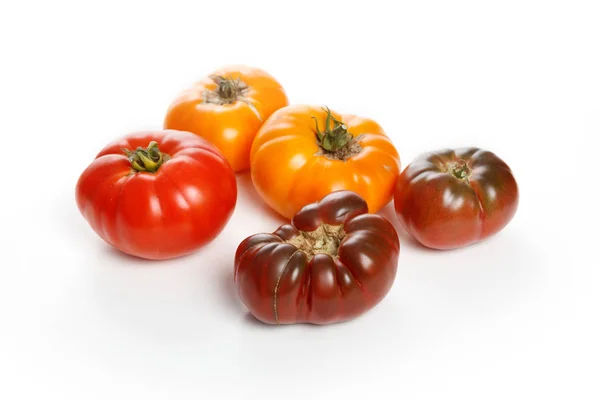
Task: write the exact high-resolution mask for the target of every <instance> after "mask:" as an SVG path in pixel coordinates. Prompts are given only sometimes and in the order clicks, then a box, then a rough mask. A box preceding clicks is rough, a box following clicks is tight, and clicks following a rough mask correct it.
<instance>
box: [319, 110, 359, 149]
mask: <svg viewBox="0 0 600 400" xmlns="http://www.w3.org/2000/svg"><path fill="white" fill-rule="evenodd" d="M324 110H325V112H326V113H327V117H326V119H325V129H324V130H323V131H321V130H320V129H319V121H317V119H316V118H315V117H312V118H313V119H314V120H315V124H316V132H315V133H316V136H317V144H318V145H319V152H318V153H317V155H321V156H325V157H327V158H330V159H334V160H342V161H346V160H347V159H348V158H350V157H352V156H354V155H356V154H358V153H360V152H361V151H362V147H361V145H360V143H359V141H360V139H361V138H362V137H361V136H358V137H356V138H355V137H354V136H353V135H352V134H351V133H350V132H348V127H347V126H346V124H344V123H343V122H342V121H340V120H338V119H336V118H335V117H334V116H333V115H332V114H331V111H330V110H329V108H327V107H325V108H324Z"/></svg>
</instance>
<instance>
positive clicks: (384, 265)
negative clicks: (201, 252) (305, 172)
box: [234, 191, 400, 325]
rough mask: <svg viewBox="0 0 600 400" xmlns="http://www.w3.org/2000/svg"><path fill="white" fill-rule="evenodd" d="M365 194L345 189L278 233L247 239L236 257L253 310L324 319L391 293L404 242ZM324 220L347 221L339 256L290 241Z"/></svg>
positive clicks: (288, 320)
mask: <svg viewBox="0 0 600 400" xmlns="http://www.w3.org/2000/svg"><path fill="white" fill-rule="evenodd" d="M367 212H368V208H367V203H366V202H365V201H364V200H363V199H362V198H361V197H359V196H358V195H357V194H355V193H353V192H349V191H337V192H333V193H332V194H330V195H327V196H325V197H324V198H323V199H322V200H321V201H320V202H318V203H312V204H309V205H307V206H306V207H304V208H303V209H302V210H300V211H299V212H298V213H297V214H296V215H295V216H294V217H293V219H292V223H291V224H286V225H282V226H280V227H279V229H277V230H276V231H275V232H274V233H273V234H268V233H261V234H257V235H253V236H250V237H249V238H247V239H246V240H244V241H243V242H242V243H241V244H240V246H239V247H238V249H237V252H236V256H235V275H234V280H235V284H236V287H237V291H238V295H239V297H240V298H241V300H242V302H243V303H244V304H245V305H246V307H248V309H249V311H250V313H251V314H252V315H254V316H255V317H256V318H257V319H259V320H260V321H263V322H265V323H268V324H294V323H311V324H317V325H323V324H330V323H335V322H342V321H346V320H350V319H353V318H356V317H357V316H359V315H361V314H363V313H365V312H366V311H368V310H369V309H371V308H372V307H374V306H375V305H376V304H377V303H379V302H380V301H381V300H382V299H383V298H384V297H385V295H386V294H387V293H388V292H389V290H390V288H391V286H392V284H393V282H394V280H395V277H396V271H397V267H398V256H399V252H400V243H399V240H398V235H397V234H396V231H395V229H394V227H393V226H392V225H391V224H390V222H389V221H387V220H386V219H385V218H383V217H381V216H379V215H376V214H368V213H367ZM321 223H326V224H330V225H340V224H344V230H345V231H346V233H347V235H346V237H345V238H344V239H343V240H342V242H341V244H340V247H339V254H338V256H339V257H336V258H332V257H331V256H329V255H325V254H317V255H315V257H314V258H312V259H311V260H308V257H307V255H306V253H304V252H303V251H300V250H298V249H297V248H296V247H295V246H293V245H291V244H286V243H284V241H285V240H289V239H292V238H293V237H295V236H297V235H298V234H299V231H298V230H304V231H313V230H315V229H316V228H317V227H318V226H319V225H320V224H321Z"/></svg>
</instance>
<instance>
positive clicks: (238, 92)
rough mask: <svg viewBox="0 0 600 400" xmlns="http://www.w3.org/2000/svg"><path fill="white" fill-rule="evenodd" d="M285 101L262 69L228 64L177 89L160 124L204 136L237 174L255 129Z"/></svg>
mask: <svg viewBox="0 0 600 400" xmlns="http://www.w3.org/2000/svg"><path fill="white" fill-rule="evenodd" d="M287 104H288V99H287V95H286V93H285V91H284V90H283V87H282V86H281V85H280V84H279V82H277V81H276V80H275V78H274V77H272V76H271V75H269V74H268V73H267V72H265V71H263V70H261V69H259V68H255V67H249V66H244V65H230V66H226V67H223V68H220V69H218V70H216V71H214V72H213V73H211V74H210V75H208V76H206V77H204V78H202V79H201V80H199V81H198V82H196V83H195V84H194V85H192V86H191V87H190V88H188V89H186V90H185V91H183V92H182V93H180V94H179V95H178V96H177V98H176V99H175V100H174V101H173V102H172V103H171V105H170V106H169V109H168V111H167V115H166V116H165V121H164V127H165V128H166V129H179V130H182V131H189V132H192V133H195V134H196V135H199V136H201V137H203V138H205V139H206V140H208V141H209V142H211V143H213V144H214V145H215V146H216V147H217V148H218V149H219V151H220V152H221V153H222V154H223V155H224V156H225V158H226V159H227V161H229V164H230V165H231V167H232V168H233V170H234V172H238V171H243V170H246V169H248V168H249V166H250V161H249V157H250V147H251V146H252V141H253V140H254V137H255V136H256V132H258V129H259V128H260V127H261V125H262V124H263V123H264V122H265V121H266V120H267V118H268V117H269V116H270V115H271V114H273V112H275V110H278V109H279V108H281V107H284V106H286V105H287Z"/></svg>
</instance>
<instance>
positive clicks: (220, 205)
mask: <svg viewBox="0 0 600 400" xmlns="http://www.w3.org/2000/svg"><path fill="white" fill-rule="evenodd" d="M151 141H156V142H157V143H158V146H159V149H160V151H161V152H163V153H166V154H168V155H169V156H170V159H169V160H168V161H166V162H164V164H162V165H161V166H160V167H159V169H158V170H157V171H156V172H154V173H151V172H146V171H143V172H136V171H135V170H134V169H132V164H131V163H130V161H129V159H128V157H127V156H126V155H125V154H124V152H123V149H128V150H130V151H134V150H135V149H136V148H138V147H139V146H141V147H146V146H148V144H149V143H150V142H151ZM76 201H77V206H78V208H79V210H80V212H81V214H82V215H83V216H84V217H85V219H86V220H87V221H88V223H89V225H90V226H91V228H92V229H93V230H94V231H95V232H96V233H97V234H98V236H100V237H101V238H102V239H103V240H104V241H106V242H107V243H108V244H110V245H111V246H114V247H115V248H117V249H119V250H120V251H122V252H124V253H126V254H129V255H132V256H136V257H140V258H144V259H151V260H163V259H169V258H174V257H179V256H183V255H186V254H190V253H192V252H193V251H195V250H197V249H198V248H200V247H201V246H203V245H205V244H206V243H208V242H210V241H211V240H213V239H214V238H215V237H216V236H217V235H218V234H219V233H220V232H221V230H222V229H223V228H224V227H225V224H226V223H227V221H228V220H229V218H230V217H231V215H232V213H233V210H234V208H235V204H236V201H237V186H236V180H235V175H234V173H233V171H232V169H231V167H230V166H229V164H228V163H227V161H226V160H225V158H224V157H223V156H222V155H221V154H220V153H219V152H218V150H217V149H216V148H215V147H214V146H213V145H211V144H210V143H208V142H207V141H206V140H204V139H202V138H200V137H198V136H196V135H194V134H192V133H189V132H180V131H174V130H165V131H145V132H135V133H132V134H129V135H127V136H125V137H122V138H120V139H118V140H116V141H114V142H112V143H110V144H108V145H107V146H106V147H105V148H104V149H103V150H102V151H100V153H98V155H97V156H96V159H95V160H94V161H92V163H91V164H90V165H89V166H88V167H87V168H86V169H85V170H84V172H83V173H82V174H81V176H80V177H79V180H78V182H77V186H76Z"/></svg>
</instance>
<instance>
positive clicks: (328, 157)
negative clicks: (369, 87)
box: [250, 105, 400, 218]
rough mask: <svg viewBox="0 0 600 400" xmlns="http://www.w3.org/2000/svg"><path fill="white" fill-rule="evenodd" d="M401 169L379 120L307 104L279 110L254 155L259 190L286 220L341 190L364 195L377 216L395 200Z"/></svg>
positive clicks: (255, 145) (252, 166) (259, 138)
mask: <svg viewBox="0 0 600 400" xmlns="http://www.w3.org/2000/svg"><path fill="white" fill-rule="evenodd" d="M399 170H400V157H399V155H398V152H397V151H396V148H395V147H394V145H393V144H392V142H391V141H390V139H389V138H388V137H387V136H386V135H385V133H384V132H383V129H382V128H381V126H380V125H379V124H377V123H376V122H375V121H373V120H370V119H366V118H361V117H358V116H354V115H339V114H337V113H335V112H331V111H330V110H329V109H328V108H321V107H313V106H308V105H293V106H287V107H284V108H282V109H280V110H278V111H276V112H275V113H274V114H273V115H272V116H271V117H270V118H269V119H268V120H267V121H266V122H265V124H264V125H263V126H262V127H261V129H260V130H259V131H258V134H257V135H256V138H255V139H254V143H253V144H252V150H251V153H250V171H251V175H252V182H253V183H254V186H255V188H256V190H257V191H258V193H259V194H260V196H261V197H262V198H263V200H264V201H265V202H266V203H267V204H268V205H269V206H270V207H271V208H273V209H274V210H275V211H277V212H278V213H279V214H281V215H283V216H284V217H286V218H291V217H292V216H293V215H294V214H295V213H296V212H298V211H299V210H300V209H301V208H302V207H303V206H305V205H306V204H309V203H313V202H315V201H318V200H319V199H321V198H323V197H324V196H325V195H327V194H329V193H331V192H333V191H336V190H351V191H353V192H355V193H357V194H359V195H360V196H361V197H362V198H363V199H365V200H366V202H367V204H368V206H369V212H372V213H373V212H377V211H378V210H380V209H381V208H382V207H383V206H384V205H386V204H387V203H389V202H390V200H391V199H392V196H393V193H394V185H395V183H396V179H397V176H398V173H399Z"/></svg>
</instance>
